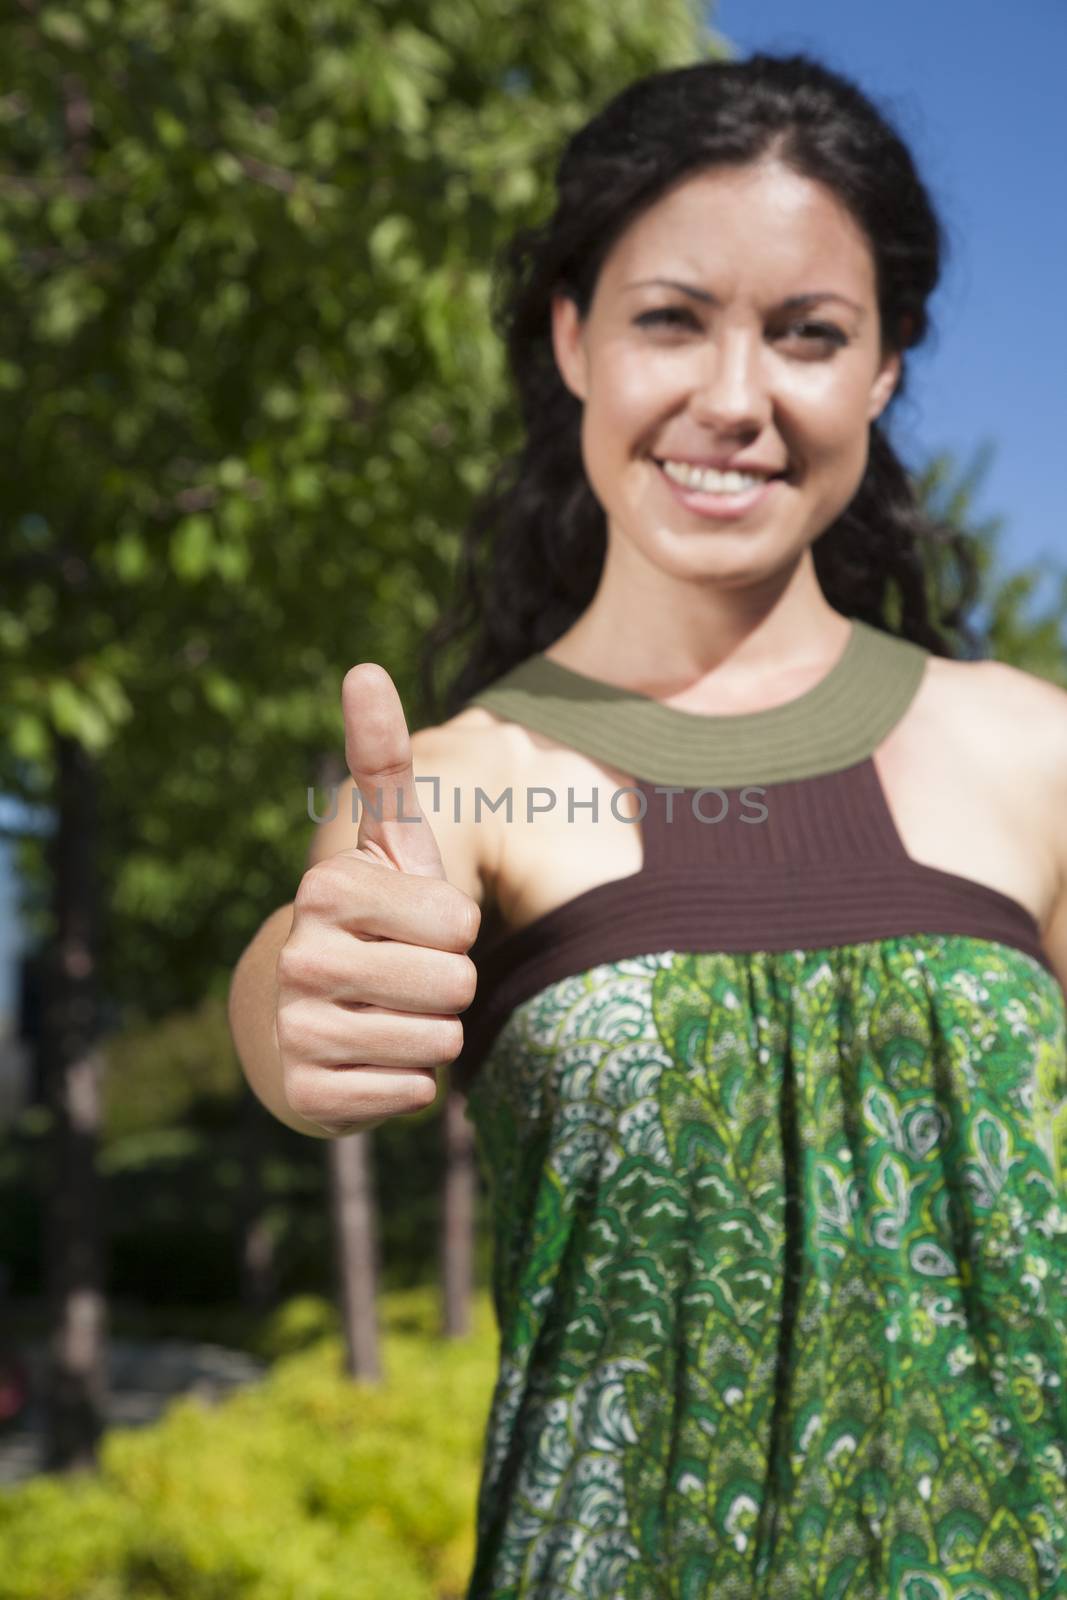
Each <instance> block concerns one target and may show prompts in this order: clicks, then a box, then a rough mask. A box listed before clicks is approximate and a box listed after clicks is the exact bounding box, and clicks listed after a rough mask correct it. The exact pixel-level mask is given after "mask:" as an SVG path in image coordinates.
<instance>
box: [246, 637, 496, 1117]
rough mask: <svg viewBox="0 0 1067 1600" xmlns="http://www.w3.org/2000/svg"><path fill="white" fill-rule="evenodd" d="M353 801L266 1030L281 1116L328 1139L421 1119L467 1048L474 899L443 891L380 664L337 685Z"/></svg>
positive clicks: (307, 882) (283, 972) (305, 894)
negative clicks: (348, 826) (348, 833)
mask: <svg viewBox="0 0 1067 1600" xmlns="http://www.w3.org/2000/svg"><path fill="white" fill-rule="evenodd" d="M341 702H342V706H343V709H344V727H345V759H346V761H347V764H348V770H349V772H350V773H351V774H352V779H353V782H354V783H355V784H356V787H357V788H358V790H359V794H360V801H361V812H360V823H359V833H358V836H357V842H356V845H355V847H354V848H353V849H348V850H340V851H338V852H337V853H336V854H334V855H331V856H328V857H326V858H325V859H323V860H321V861H318V862H316V863H315V864H314V865H313V866H311V867H309V868H308V870H307V871H306V872H305V874H304V876H303V878H302V879H301V881H300V885H299V888H298V889H297V892H296V895H295V898H294V902H293V924H292V928H291V930H290V933H289V937H288V939H287V940H286V942H285V944H284V945H283V947H282V949H281V952H280V954H279V956H278V969H277V978H278V984H277V989H278V999H277V1009H276V1013H275V1028H276V1033H277V1039H278V1049H279V1053H280V1055H281V1060H282V1081H283V1086H284V1090H285V1097H286V1100H287V1102H288V1104H289V1106H290V1108H291V1109H292V1110H293V1111H294V1112H296V1113H297V1115H298V1116H300V1117H302V1118H303V1119H305V1120H306V1121H309V1122H313V1123H314V1124H315V1125H316V1126H317V1127H320V1128H322V1129H324V1130H325V1131H326V1132H327V1133H329V1134H332V1135H337V1136H340V1135H343V1134H345V1133H348V1132H352V1131H353V1130H354V1129H356V1128H358V1127H362V1126H366V1125H367V1124H372V1125H376V1124H377V1123H378V1122H382V1121H384V1120H385V1119H387V1118H389V1117H394V1116H402V1115H404V1114H405V1113H406V1112H413V1111H419V1110H421V1109H422V1108H423V1107H425V1106H428V1105H430V1104H431V1103H432V1102H433V1100H434V1099H436V1096H437V1075H436V1069H437V1068H438V1067H441V1066H445V1065H447V1064H448V1063H449V1062H450V1061H453V1060H455V1058H456V1056H458V1055H459V1053H460V1051H461V1049H462V1047H463V1024H462V1022H461V1021H460V1018H459V1016H458V1013H459V1012H460V1011H463V1010H465V1008H466V1007H467V1006H469V1005H470V1003H471V1001H472V999H473V998H474V992H475V987H476V983H477V972H476V968H475V966H474V963H473V962H472V961H471V959H470V957H469V956H468V955H467V954H466V952H467V951H468V950H469V949H470V946H471V945H472V944H473V943H474V941H475V939H476V937H477V935H478V929H479V926H480V923H481V911H480V908H479V906H478V903H477V901H476V900H474V899H472V898H471V896H470V895H469V894H466V893H465V892H464V891H463V890H462V889H460V888H457V887H456V886H455V885H453V884H450V883H449V882H448V880H447V878H446V876H445V868H444V863H443V861H442V858H441V852H440V850H439V848H438V845H437V841H436V839H435V838H434V834H433V829H432V828H431V826H430V822H429V819H428V818H427V817H426V815H425V813H424V812H423V810H422V807H421V805H420V804H419V797H418V794H417V792H416V787H415V773H414V769H413V764H412V751H411V736H410V734H409V732H408V726H407V721H406V719H405V716H404V709H403V706H402V705H401V703H400V696H399V695H398V693H397V691H396V686H395V685H394V683H393V680H392V679H391V678H390V676H389V674H388V672H386V671H385V669H384V667H381V666H378V665H377V664H376V663H375V662H363V663H362V664H361V665H359V666H355V667H352V668H351V669H350V670H349V671H348V672H347V673H346V674H345V678H344V682H343V684H342V688H341Z"/></svg>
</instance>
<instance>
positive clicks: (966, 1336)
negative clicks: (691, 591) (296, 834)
mask: <svg viewBox="0 0 1067 1600" xmlns="http://www.w3.org/2000/svg"><path fill="white" fill-rule="evenodd" d="M926 660H927V653H926V652H925V651H924V650H922V649H920V648H919V647H918V646H916V645H913V644H911V643H909V642H907V641H904V640H899V639H895V638H892V637H890V636H889V635H888V634H885V633H883V632H881V631H880V630H877V629H875V628H873V627H870V626H868V625H867V624H865V623H863V622H861V621H859V620H858V619H852V632H851V635H850V638H849V642H848V645H847V648H846V650H845V653H844V655H843V656H842V657H841V658H840V660H839V661H838V663H837V664H836V665H835V667H834V668H833V669H831V671H830V673H829V674H828V675H827V676H826V677H824V679H823V680H821V682H820V683H818V684H817V685H816V686H815V688H814V689H812V690H811V691H809V692H808V693H807V694H805V695H803V696H801V697H799V698H798V699H795V700H793V701H790V702H788V703H787V704H786V705H784V706H778V707H774V708H772V709H771V710H767V711H762V712H755V713H750V714H745V715H741V716H702V715H698V714H693V713H688V712H682V711H678V710H676V709H674V708H671V707H666V706H663V705H662V704H660V703H658V702H656V701H654V700H651V699H650V698H647V697H644V696H641V695H637V694H633V693H629V692H625V691H622V690H618V689H615V688H612V687H610V686H607V685H604V684H602V683H599V682H598V681H597V680H594V679H591V678H588V677H586V676H584V675H582V674H579V673H575V672H573V671H571V670H570V669H567V668H563V667H561V666H560V665H559V664H558V663H555V662H552V661H550V660H549V659H548V658H547V657H545V656H543V655H539V656H534V657H531V658H529V659H528V660H527V661H525V662H523V663H522V664H521V665H520V666H519V667H516V668H515V669H513V671H512V672H510V673H509V674H507V675H506V676H505V677H503V678H501V679H499V680H498V681H497V682H496V683H495V684H493V685H492V686H491V687H490V688H488V689H486V690H484V691H483V692H482V693H481V694H480V695H478V696H476V697H475V702H476V703H479V704H482V705H485V706H487V707H488V708H489V709H491V710H493V711H496V712H497V713H498V714H500V715H501V716H504V717H507V718H508V719H510V720H512V721H514V722H517V723H521V724H522V725H524V726H527V727H529V728H531V729H534V730H536V731H538V732H541V733H545V734H548V735H550V736H551V737H552V738H554V739H555V740H557V741H558V742H559V743H561V744H564V745H567V746H569V747H571V748H574V749H576V750H580V751H582V752H583V753H585V754H588V755H590V756H592V757H595V758H596V759H599V760H603V761H605V762H607V763H610V764H611V765H612V766H613V767H614V768H615V769H616V770H618V771H621V772H625V773H627V774H633V775H634V777H633V784H632V788H633V790H634V792H635V793H637V794H638V795H639V796H640V797H641V800H640V808H641V809H642V813H643V814H642V816H641V818H640V827H641V830H642V846H643V855H644V861H643V866H642V869H641V871H640V872H639V873H636V874H634V875H632V876H631V877H628V878H623V879H621V880H617V881H615V882H612V883H608V884H603V885H600V886H598V887H596V888H594V889H592V890H589V891H586V892H585V893H583V894H580V895H578V896H576V897H575V898H574V899H573V900H571V901H569V902H568V903H567V904H565V905H563V906H560V907H557V908H556V909H555V910H554V911H552V912H550V913H548V914H547V915H545V916H543V917H541V918H539V919H538V920H537V921H536V922H534V923H532V924H531V925H529V926H528V927H526V928H523V929H521V930H519V931H518V932H516V933H511V934H509V935H507V936H506V937H504V938H503V939H499V938H498V939H497V940H496V941H495V943H492V944H490V945H489V946H488V948H486V949H482V950H480V949H479V946H478V945H476V946H475V947H474V950H473V952H472V954H473V956H474V958H475V960H476V962H477V964H478V968H479V987H478V995H477V997H476V999H475V1002H474V1004H473V1005H472V1006H471V1007H470V1008H469V1010H468V1012H467V1013H466V1014H465V1019H464V1020H465V1044H464V1051H463V1054H462V1055H461V1056H460V1058H459V1060H458V1061H457V1063H456V1064H455V1067H454V1069H453V1082H454V1083H455V1084H456V1085H457V1086H458V1087H459V1088H460V1089H461V1090H463V1092H464V1093H465V1094H466V1096H467V1114H468V1117H469V1118H470V1119H471V1121H472V1124H473V1127H474V1131H475V1136H476V1141H477V1145H478V1150H479V1158H480V1161H481V1164H482V1169H483V1171H484V1173H485V1175H486V1179H487V1182H488V1186H489V1191H490V1197H491V1207H492V1212H491V1214H492V1224H493V1230H494V1266H493V1295H494V1302H495V1307H496V1313H497V1317H498V1321H499V1329H500V1363H499V1373H498V1377H497V1382H496V1386H495V1389H494V1393H493V1399H492V1406H491V1411H490V1416H489V1422H488V1429H487V1435H486V1444H485V1457H484V1464H483V1472H482V1483H481V1489H480V1494H479V1500H478V1507H477V1530H478V1540H477V1554H476V1559H475V1566H474V1571H473V1573H472V1576H471V1581H470V1586H469V1589H468V1592H467V1600H518V1597H520V1596H521V1597H522V1600H571V1597H573V1600H659V1597H663V1600H668V1597H670V1600H705V1597H708V1600H711V1597H714V1600H756V1597H763V1596H773V1597H775V1600H1054V1597H1065V1600H1067V1389H1065V1385H1067V1017H1065V1000H1064V992H1063V989H1062V988H1061V986H1060V984H1059V982H1058V981H1057V979H1056V977H1055V975H1054V973H1053V971H1052V969H1051V966H1050V964H1049V961H1048V957H1047V955H1046V953H1045V952H1044V950H1043V948H1042V945H1041V941H1040V937H1039V930H1038V927H1037V924H1036V922H1035V920H1034V918H1033V916H1032V915H1031V914H1030V912H1029V911H1027V910H1026V909H1025V908H1024V907H1023V906H1022V905H1020V904H1019V903H1018V902H1017V901H1015V900H1014V899H1012V898H1010V897H1009V896H1007V895H1004V894H1001V893H1000V892H999V891H997V890H994V889H993V888H991V887H989V886H988V885H985V884H982V883H980V882H978V881H976V880H971V879H970V878H966V877H961V876H959V875H957V874H954V873H950V872H945V871H942V870H941V869H937V868H932V867H927V866H923V865H921V864H919V863H917V862H915V861H913V860H912V859H911V858H910V857H909V856H908V855H907V854H906V852H905V850H904V846H903V843H902V841H901V838H900V836H899V834H898V832H897V829H896V827H895V824H894V822H893V819H892V816H891V814H890V812H889V808H888V805H887V803H886V801H885V797H884V794H883V791H882V788H881V784H880V780H879V778H878V774H877V770H876V768H875V765H874V762H873V760H872V755H873V753H874V751H875V750H876V749H877V747H878V745H879V744H880V743H881V741H882V740H883V739H884V738H885V736H886V734H887V733H888V732H889V730H890V729H891V728H892V727H893V726H894V724H895V723H896V721H897V720H898V719H899V717H900V716H901V715H902V714H903V712H904V711H905V710H906V708H907V706H908V704H909V703H910V701H911V699H912V697H913V695H914V693H915V691H916V689H917V687H918V684H919V682H920V680H921V677H922V673H923V671H924V668H925V663H926ZM713 786H714V787H713ZM578 798H579V799H580V798H585V797H578ZM516 799H517V803H521V804H525V797H524V796H523V795H517V796H516ZM539 803H540V802H539ZM565 803H566V801H565V800H564V799H563V798H562V797H560V800H559V804H560V805H562V804H565ZM622 809H623V811H624V810H625V808H622ZM761 813H762V814H761ZM620 814H621V813H620V812H619V811H618V810H617V811H616V815H620ZM480 943H481V940H479V944H480Z"/></svg>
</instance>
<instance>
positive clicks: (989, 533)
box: [914, 439, 1067, 688]
mask: <svg viewBox="0 0 1067 1600" xmlns="http://www.w3.org/2000/svg"><path fill="white" fill-rule="evenodd" d="M995 448H996V447H995V444H994V443H993V441H992V440H988V439H987V440H985V441H983V442H982V443H981V444H980V445H979V446H978V447H977V449H976V450H975V451H974V452H973V454H972V456H971V459H970V460H969V461H968V462H967V463H966V464H965V465H964V466H962V467H961V466H960V465H959V464H958V463H957V461H956V460H955V458H954V457H953V456H952V455H951V453H949V452H948V451H941V452H939V453H938V454H936V455H934V456H933V457H932V458H931V459H930V460H929V461H928V462H927V463H926V465H925V466H924V467H923V469H922V470H921V471H920V472H919V473H917V474H916V475H915V480H914V481H915V487H916V490H917V492H918V494H919V497H920V499H921V500H922V502H923V504H924V506H926V507H927V509H928V510H929V511H930V513H931V514H932V515H933V516H935V517H936V518H938V519H939V520H944V521H945V522H948V523H950V524H951V525H952V526H953V527H955V528H959V529H961V530H962V531H963V532H965V533H967V534H969V535H970V536H971V537H972V538H973V539H974V541H975V548H976V555H977V558H978V564H979V570H980V574H981V588H980V603H979V606H978V608H977V615H976V621H977V622H978V623H979V631H980V632H981V633H982V635H983V638H984V643H985V654H986V655H989V656H992V657H994V658H995V659H996V660H998V661H1006V662H1008V663H1009V664H1010V665H1011V666H1013V667H1019V668H1020V669H1021V670H1022V671H1024V672H1031V673H1034V674H1035V675H1036V676H1037V677H1040V678H1047V679H1049V680H1050V681H1051V682H1053V683H1058V684H1061V685H1062V686H1063V687H1064V688H1067V568H1065V567H1064V566H1063V565H1062V564H1059V565H1055V566H1054V565H1053V564H1052V563H1050V562H1048V561H1047V560H1046V561H1042V562H1039V563H1038V564H1037V565H1035V566H1032V567H1027V568H1015V569H1009V567H1008V564H1007V562H1006V561H1005V558H1004V555H1003V552H1002V549H1001V544H1002V540H1003V536H1004V531H1005V526H1006V519H1005V518H1004V517H1003V516H1001V515H999V514H997V515H991V516H984V517H983V516H980V515H979V514H978V512H977V510H976V501H977V500H978V498H979V495H980V493H981V490H982V485H983V483H984V481H985V479H986V477H987V475H988V472H989V468H990V466H991V464H992V460H993V454H994V451H995ZM1043 586H1044V589H1045V592H1044V593H1042V587H1043ZM1050 588H1051V596H1050V594H1049V589H1050Z"/></svg>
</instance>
